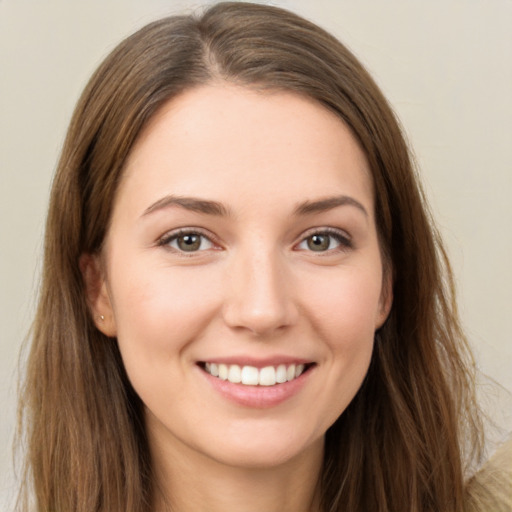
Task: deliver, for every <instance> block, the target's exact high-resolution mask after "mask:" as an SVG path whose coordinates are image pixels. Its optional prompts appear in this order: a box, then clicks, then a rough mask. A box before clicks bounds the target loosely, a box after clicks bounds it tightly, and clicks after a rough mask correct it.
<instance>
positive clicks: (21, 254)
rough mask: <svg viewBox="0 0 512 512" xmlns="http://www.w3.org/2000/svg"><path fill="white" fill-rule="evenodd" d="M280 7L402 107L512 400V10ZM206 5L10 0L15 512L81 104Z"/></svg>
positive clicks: (7, 300)
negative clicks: (148, 37) (52, 229)
mask: <svg viewBox="0 0 512 512" xmlns="http://www.w3.org/2000/svg"><path fill="white" fill-rule="evenodd" d="M273 3H275V4H277V5H281V6H284V7H288V8H290V9H292V10H295V11H297V12H299V13H301V14H303V15H306V16H307V17H309V18H311V19H312V20H314V21H316V22H318V23H319V24H321V25H322V26H324V27H325V28H327V29H329V30H330V31H332V32H334V33H335V34H336V35H337V36H338V37H339V38H340V39H342V40H343V41H344V42H345V43H347V44H348V46H349V47H351V48H352V49H353V50H354V52H355V53H356V54H357V55H358V56H359V57H360V58H361V59H362V61H363V62H365V63H366V65H367V66H368V67H369V69H370V71H372V72H373V74H374V76H375V77H376V79H377V81H378V82H379V84H380V85H381V86H382V88H383V90H384V92H385V93H386V94H387V96H388V97H389V99H390V100H391V102H392V103H393V105H394V107H395V108H396V111H397V113H398V115H399V117H400V118H401V120H402V122H403V124H404V126H405V127H406V131H407V134H408V136H409V138H410V140H411V143H412V145H413V147H414V149H415V153H416V156H417V159H418V161H419V164H420V167H421V169H422V173H423V177H424V182H425V185H426V189H427V192H428V195H429V197H430V200H431V203H432V206H433V208H434V211H435V212H436V216H437V219H438V221H439V224H440V226H441V228H442V231H443V233H444V235H445V238H446V241H447V243H448V246H449V251H450V254H451V257H452V260H453V263H454V267H455V271H456V276H457V280H458V286H459V292H460V305H461V313H462V316H463V319H464V321H465V324H466V327H467V332H468V334H469V338H470V340H471V342H472V344H473V346H474V349H475V351H476V354H477V359H478V363H479V365H480V367H481V368H482V370H483V372H484V373H486V374H488V375H490V376H492V377H493V378H494V379H496V380H497V381H498V382H499V383H501V384H502V385H503V386H504V387H505V388H507V389H508V390H512V347H511V343H510V340H511V337H510V334H509V320H510V316H511V312H512V307H511V306H512V274H511V272H510V265H511V263H512V237H511V227H510V226H511V224H512V201H511V199H510V196H511V193H512V156H511V153H512V31H511V27H512V1H510V0H431V1H429V2H422V3H420V2H416V1H412V0H407V1H406V0H388V1H386V2H378V1H377V0H373V1H371V0H339V1H337V0H316V1H312V0H310V1H307V0H282V1H276V2H273ZM202 4H204V2H195V1H172V0H167V1H163V0H124V1H121V0H115V1H114V0H110V1H105V0H88V1H87V2H78V1H70V0H0V183H1V187H0V257H1V264H0V290H1V292H0V293H1V295H0V315H1V317H0V326H1V328H0V329H1V330H0V406H1V414H2V420H1V423H0V508H1V509H2V510H4V509H7V508H8V505H7V503H9V502H10V500H11V499H12V496H13V494H14V489H15V484H14V480H13V472H12V469H11V450H10V444H11V438H12V434H13V431H14V425H15V401H16V382H17V376H16V366H17V357H18V352H19V348H20V344H21V342H22V339H23V337H24V335H25V334H26V332H27V329H28V327H29V325H30V322H31V317H32V312H33V308H34V296H35V293H36V290H37V283H38V268H39V263H40V260H41V245H42V230H43V224H44V217H45V211H46V203H47V199H48V190H49V186H50V181H51V176H52V172H53V170H54V167H55V163H56V160H57V157H58V154H59V149H60V147H61V144H62V140H63V137H64V133H65V130H66V125H67V123H68V120H69V118H70V115H71V111H72V109H73V106H74V103H75V101H76V100H77V97H78V95H79V93H80V91H81V89H82V88H83V86H84V85H85V82H86V80H87V78H88V77H89V75H90V74H91V73H92V71H93V70H94V68H95V67H96V66H97V65H98V64H99V62H100V61H101V59H102V58H103V57H104V56H105V55H106V54H107V52H108V51H109V50H110V49H112V48H113V46H114V45H115V44H116V43H117V42H118V41H119V40H120V39H121V38H122V37H124V36H125V35H127V34H129V33H130V32H132V31H133V30H134V29H136V28H138V27H139V26H141V25H142V24H145V23H146V22H149V21H151V20H153V19H154V18H156V17H159V16H162V15H165V14H168V13H173V12H179V11H181V10H183V9H188V10H190V9H195V8H198V7H199V6H200V5H202ZM2 505H4V506H2ZM9 508H10V507H9Z"/></svg>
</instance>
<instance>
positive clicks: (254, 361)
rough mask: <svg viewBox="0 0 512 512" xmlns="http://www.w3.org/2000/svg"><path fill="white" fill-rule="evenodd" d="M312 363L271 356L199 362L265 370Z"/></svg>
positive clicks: (299, 358) (220, 358)
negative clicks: (282, 365)
mask: <svg viewBox="0 0 512 512" xmlns="http://www.w3.org/2000/svg"><path fill="white" fill-rule="evenodd" d="M313 362H314V361H312V360H311V359H304V358H301V357H293V356H272V357H264V358H261V357H259V358H258V357H251V356H247V355H243V356H226V357H212V358H206V359H203V360H201V361H198V363H199V364H201V363H215V364H227V365H232V364H237V365H238V366H254V367H255V368H265V367H266V366H279V365H281V364H284V365H287V366H288V365H291V364H296V365H297V364H311V363H313Z"/></svg>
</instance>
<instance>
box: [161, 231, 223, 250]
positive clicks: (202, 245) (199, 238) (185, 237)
mask: <svg viewBox="0 0 512 512" xmlns="http://www.w3.org/2000/svg"><path fill="white" fill-rule="evenodd" d="M160 245H163V246H167V247H170V248H172V249H174V250H175V251H179V252H200V251H205V250H208V249H211V248H212V247H213V242H212V241H211V240H210V239H209V238H208V237H207V236H205V235H202V234H201V233H196V232H190V233H187V232H185V233H183V232H182V233H176V234H174V235H170V236H167V237H165V238H164V239H163V240H162V241H161V242H160Z"/></svg>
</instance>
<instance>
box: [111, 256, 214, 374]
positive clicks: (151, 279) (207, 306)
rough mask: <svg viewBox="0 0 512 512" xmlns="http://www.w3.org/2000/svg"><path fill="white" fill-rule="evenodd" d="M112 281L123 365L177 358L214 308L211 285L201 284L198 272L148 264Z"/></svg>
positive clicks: (200, 276)
mask: <svg viewBox="0 0 512 512" xmlns="http://www.w3.org/2000/svg"><path fill="white" fill-rule="evenodd" d="M112 277H113V278H112V282H113V283H114V287H113V290H112V292H113V296H114V297H115V299H116V300H115V301H114V304H113V305H114V314H115V318H116V324H117V332H118V342H119V346H120V349H121V352H122V354H123V358H124V359H126V360H127V361H126V364H129V361H128V359H136V360H138V361H148V362H151V360H153V359H155V358H156V359H158V360H159V362H160V363H161V362H162V358H163V359H165V360H171V359H174V358H176V355H177V354H179V353H180V352H181V351H182V350H183V349H184V348H185V347H186V346H187V344H188V343H189V341H190V340H192V339H193V338H194V336H195V335H196V334H197V333H198V332H200V330H201V329H202V326H203V324H204V323H206V322H208V321H209V320H210V319H211V317H212V316H213V315H214V314H215V311H216V308H217V304H216V297H218V293H215V283H211V282H208V281H205V278H204V276H203V275H202V273H201V272H200V271H199V272H198V271H197V269H187V268H183V269H180V271H176V269H172V268H165V267H164V268H162V267H158V266H154V267H151V266H150V265H148V266H146V267H145V268H144V269H143V270H141V269H136V268H133V269H131V272H129V273H124V272H123V273H122V275H121V273H119V274H117V275H116V273H115V272H114V275H113V276H112ZM210 280H211V277H210ZM205 283H206V284H205ZM217 300H218V299H217Z"/></svg>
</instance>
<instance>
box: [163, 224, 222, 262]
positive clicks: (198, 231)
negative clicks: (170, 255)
mask: <svg viewBox="0 0 512 512" xmlns="http://www.w3.org/2000/svg"><path fill="white" fill-rule="evenodd" d="M185 235H200V236H202V237H204V238H206V239H207V240H209V241H210V242H211V243H212V245H214V247H213V249H218V248H220V242H219V241H218V239H217V237H216V236H215V235H213V234H212V233H211V232H209V231H207V230H205V229H203V228H199V227H194V226H190V227H181V228H176V229H172V230H171V231H167V232H166V233H165V234H163V235H162V236H161V237H159V238H158V240H157V242H156V245H158V246H161V247H164V248H168V249H169V250H174V251H175V252H177V253H179V254H182V255H184V256H187V257H190V256H193V255H194V254H197V253H201V252H205V251H206V250H208V249H203V250H201V251H191V252H190V253H189V254H187V253H186V252H185V251H180V250H177V249H174V248H173V247H170V246H169V245H168V244H169V243H170V242H171V241H172V240H174V239H176V238H178V237H180V236H185Z"/></svg>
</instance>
